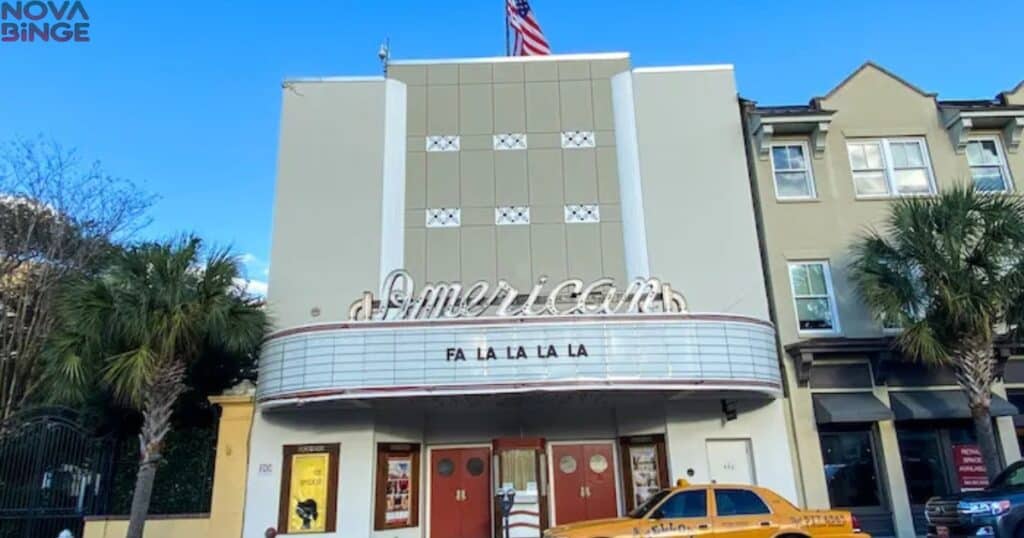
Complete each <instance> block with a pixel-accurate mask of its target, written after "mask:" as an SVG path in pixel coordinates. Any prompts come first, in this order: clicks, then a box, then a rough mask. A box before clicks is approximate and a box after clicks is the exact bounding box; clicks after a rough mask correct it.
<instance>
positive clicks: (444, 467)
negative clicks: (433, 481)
mask: <svg viewBox="0 0 1024 538" xmlns="http://www.w3.org/2000/svg"><path fill="white" fill-rule="evenodd" d="M453 472H455V464H454V463H453V462H452V460H450V459H448V458H444V459H442V460H441V461H439V462H437V474H439V475H441V476H451V475H452V473H453Z"/></svg>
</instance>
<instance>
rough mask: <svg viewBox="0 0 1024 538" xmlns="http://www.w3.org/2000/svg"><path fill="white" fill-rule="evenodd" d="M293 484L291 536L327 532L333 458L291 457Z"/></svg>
mask: <svg viewBox="0 0 1024 538" xmlns="http://www.w3.org/2000/svg"><path fill="white" fill-rule="evenodd" d="M291 458H292V460H291V471H292V476H291V482H290V483H289V485H288V493H289V494H288V499H289V501H288V502H289V507H290V514H289V516H288V529H287V531H286V532H287V533H288V534H292V533H295V534H301V533H307V532H327V517H326V514H325V510H331V509H333V507H329V506H328V505H327V494H328V487H329V486H328V476H329V473H330V468H331V455H330V454H329V453H326V452H317V453H312V454H292V456H291Z"/></svg>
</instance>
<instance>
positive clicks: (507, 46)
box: [503, 0, 512, 56]
mask: <svg viewBox="0 0 1024 538" xmlns="http://www.w3.org/2000/svg"><path fill="white" fill-rule="evenodd" d="M505 2H508V0H505ZM503 7H504V8H505V56H512V50H511V49H510V48H509V45H508V5H507V3H506V5H504V6H503Z"/></svg>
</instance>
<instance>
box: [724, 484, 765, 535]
mask: <svg viewBox="0 0 1024 538" xmlns="http://www.w3.org/2000/svg"><path fill="white" fill-rule="evenodd" d="M713 498H714V514H715V516H714V518H713V519H712V521H711V524H712V526H713V527H714V528H715V538H770V537H772V536H774V535H775V534H776V533H777V532H778V531H779V523H778V521H776V519H775V518H774V517H773V516H772V511H771V509H770V508H768V503H766V502H765V501H764V499H762V498H761V496H760V495H758V494H757V493H755V492H753V491H751V490H749V489H743V488H715V489H714V495H713Z"/></svg>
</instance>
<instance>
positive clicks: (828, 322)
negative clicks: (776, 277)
mask: <svg viewBox="0 0 1024 538" xmlns="http://www.w3.org/2000/svg"><path fill="white" fill-rule="evenodd" d="M789 281H790V285H791V286H792V289H793V302H794V306H795V307H796V317H797V326H798V328H799V330H800V332H802V333H833V332H837V331H838V329H839V322H838V315H837V314H836V300H835V293H834V292H833V290H832V277H831V275H830V273H829V267H828V262H826V261H806V262H791V263H790V264H789Z"/></svg>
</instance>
